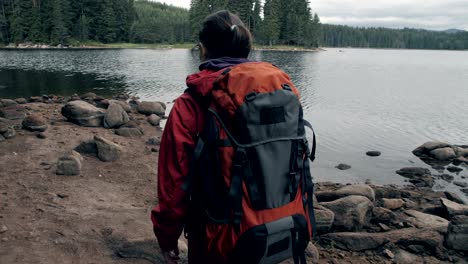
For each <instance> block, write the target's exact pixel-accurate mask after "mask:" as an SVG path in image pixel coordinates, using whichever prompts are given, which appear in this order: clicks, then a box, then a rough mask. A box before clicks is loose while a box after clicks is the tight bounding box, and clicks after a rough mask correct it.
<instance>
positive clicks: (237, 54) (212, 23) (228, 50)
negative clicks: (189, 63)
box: [198, 10, 252, 59]
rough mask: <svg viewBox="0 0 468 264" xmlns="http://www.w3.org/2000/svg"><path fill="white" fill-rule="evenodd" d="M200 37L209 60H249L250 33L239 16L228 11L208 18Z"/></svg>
mask: <svg viewBox="0 0 468 264" xmlns="http://www.w3.org/2000/svg"><path fill="white" fill-rule="evenodd" d="M198 36H199V39H200V42H201V43H202V44H203V46H204V47H205V48H206V53H207V54H205V56H206V58H207V59H215V58H220V57H233V58H247V56H249V53H250V49H251V47H252V35H251V34H250V31H249V30H248V29H247V27H246V26H245V25H244V23H242V21H241V20H240V18H239V17H238V16H236V15H234V14H232V13H231V12H229V11H227V10H222V11H218V12H216V13H214V14H211V15H209V16H208V17H206V18H205V20H204V21H203V23H202V28H201V30H200V33H199V35H198Z"/></svg>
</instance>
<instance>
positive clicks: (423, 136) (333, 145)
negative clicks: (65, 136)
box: [0, 49, 468, 189]
mask: <svg viewBox="0 0 468 264" xmlns="http://www.w3.org/2000/svg"><path fill="white" fill-rule="evenodd" d="M326 50H327V51H320V52H279V51H255V52H253V53H252V55H251V58H252V59H253V60H263V61H268V62H272V63H274V64H275V65H277V66H279V67H281V68H282V69H283V70H284V71H286V72H287V73H288V74H290V76H291V78H292V79H293V81H294V83H295V84H296V86H297V87H298V88H299V89H300V91H301V93H302V102H303V105H304V110H305V118H306V119H308V120H309V121H310V122H311V123H312V124H313V125H314V127H315V130H316V134H317V140H318V153H317V160H316V162H315V163H314V164H313V167H314V170H313V176H314V177H315V178H316V179H317V180H320V181H323V180H329V181H334V182H353V183H354V182H364V181H365V180H366V179H370V180H371V181H372V182H373V183H378V184H389V183H395V184H401V183H403V178H402V177H400V176H399V175H397V174H395V171H396V170H398V169H400V168H402V167H407V166H424V167H428V166H427V165H425V164H423V163H422V162H421V161H419V159H418V158H416V157H415V156H413V154H412V153H411V151H412V150H413V149H414V148H416V147H417V146H419V145H421V144H422V143H424V142H426V141H429V140H441V141H447V142H449V143H453V144H468V52H466V51H432V50H376V49H326ZM198 64H199V59H198V54H196V53H193V52H191V51H189V50H184V49H170V50H140V49H123V50H15V51H11V50H9V51H7V50H0V97H7V98H15V97H28V96H31V95H42V94H60V95H71V94H73V93H79V94H82V93H85V92H88V91H93V92H95V93H97V94H101V95H112V94H115V93H118V92H122V91H125V92H128V93H130V94H132V95H136V96H139V97H140V98H141V99H144V100H160V101H164V102H172V101H173V100H174V99H175V98H176V97H177V96H178V95H180V94H181V93H182V92H183V91H184V89H185V77H186V75H187V74H189V73H192V72H195V71H196V70H197V68H198ZM368 150H379V151H381V152H382V156H380V157H375V158H372V157H367V156H366V155H365V152H366V151H368ZM339 163H346V164H349V165H351V166H352V168H351V169H349V170H346V171H339V170H337V169H335V168H334V167H335V166H336V165H337V164H339ZM461 175H466V176H468V169H466V168H465V170H464V171H462V173H461V174H460V175H455V179H456V180H460V177H461ZM464 181H466V179H465V180H464ZM444 188H448V189H454V187H453V185H452V184H450V183H447V182H443V181H439V182H438V183H437V184H436V186H435V189H444Z"/></svg>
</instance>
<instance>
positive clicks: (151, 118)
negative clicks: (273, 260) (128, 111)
mask: <svg viewBox="0 0 468 264" xmlns="http://www.w3.org/2000/svg"><path fill="white" fill-rule="evenodd" d="M160 122H161V117H159V116H157V115H155V114H152V115H150V116H148V123H150V124H151V125H152V126H159V123H160Z"/></svg>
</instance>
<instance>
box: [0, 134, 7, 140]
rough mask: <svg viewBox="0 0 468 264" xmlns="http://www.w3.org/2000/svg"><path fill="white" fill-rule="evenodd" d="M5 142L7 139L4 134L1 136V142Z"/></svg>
mask: <svg viewBox="0 0 468 264" xmlns="http://www.w3.org/2000/svg"><path fill="white" fill-rule="evenodd" d="M5 140H6V138H5V137H4V136H3V135H2V134H0V142H2V141H5Z"/></svg>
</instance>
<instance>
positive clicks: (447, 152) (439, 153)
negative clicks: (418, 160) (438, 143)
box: [429, 147, 457, 161]
mask: <svg viewBox="0 0 468 264" xmlns="http://www.w3.org/2000/svg"><path fill="white" fill-rule="evenodd" d="M429 154H431V156H433V157H434V158H436V159H437V160H441V161H446V160H452V159H454V158H455V157H457V155H456V154H455V151H454V150H453V148H451V147H445V148H438V149H434V150H432V151H431V152H429Z"/></svg>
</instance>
